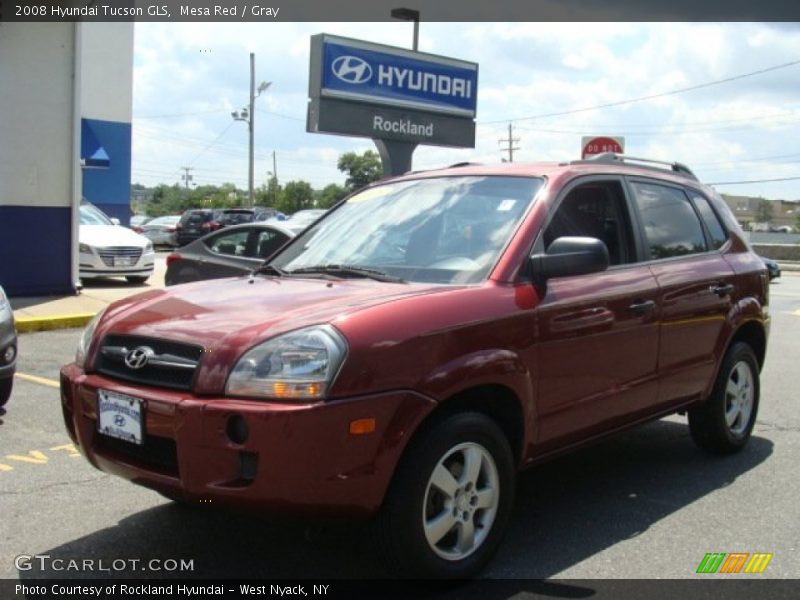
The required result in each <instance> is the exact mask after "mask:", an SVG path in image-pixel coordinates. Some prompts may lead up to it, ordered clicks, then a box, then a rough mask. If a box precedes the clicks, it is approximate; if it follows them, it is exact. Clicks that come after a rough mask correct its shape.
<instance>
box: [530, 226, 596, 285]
mask: <svg viewBox="0 0 800 600" xmlns="http://www.w3.org/2000/svg"><path fill="white" fill-rule="evenodd" d="M608 262H609V259H608V248H607V247H606V245H605V243H603V242H602V241H600V240H598V239H597V238H591V237H560V238H557V239H556V240H555V241H554V242H553V243H552V244H550V247H549V248H548V249H547V252H545V253H544V254H534V255H533V256H531V273H532V275H533V279H534V281H538V282H544V281H546V280H548V279H550V278H551V277H568V276H570V275H585V274H586V273H597V272H599V271H605V270H606V269H607V268H608Z"/></svg>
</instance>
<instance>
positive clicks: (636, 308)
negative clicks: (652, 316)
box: [628, 300, 656, 315]
mask: <svg viewBox="0 0 800 600" xmlns="http://www.w3.org/2000/svg"><path fill="white" fill-rule="evenodd" d="M628 308H629V309H630V311H631V312H633V313H635V314H637V315H645V314H647V313H649V312H652V311H653V310H655V308H656V303H655V301H653V300H637V301H636V302H634V303H633V304H631V305H630V306H629V307H628Z"/></svg>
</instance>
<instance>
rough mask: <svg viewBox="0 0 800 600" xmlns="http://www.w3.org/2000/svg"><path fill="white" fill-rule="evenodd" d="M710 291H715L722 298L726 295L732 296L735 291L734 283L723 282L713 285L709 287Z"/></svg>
mask: <svg viewBox="0 0 800 600" xmlns="http://www.w3.org/2000/svg"><path fill="white" fill-rule="evenodd" d="M708 289H709V291H710V292H713V293H714V294H716V295H717V296H719V297H720V298H724V297H725V296H730V295H731V292H733V284H732V283H721V284H719V285H712V286H711V287H710V288H708Z"/></svg>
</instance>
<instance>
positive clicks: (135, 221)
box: [131, 215, 150, 233]
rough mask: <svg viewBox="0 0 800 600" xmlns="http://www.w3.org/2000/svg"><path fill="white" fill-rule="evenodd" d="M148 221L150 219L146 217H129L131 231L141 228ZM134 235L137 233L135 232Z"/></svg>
mask: <svg viewBox="0 0 800 600" xmlns="http://www.w3.org/2000/svg"><path fill="white" fill-rule="evenodd" d="M149 220H150V217H148V216H147V215H133V216H132V217H131V229H133V230H134V231H136V228H137V227H141V226H142V225H144V224H145V223H147V222H148V221H149ZM136 233H139V232H138V231H136Z"/></svg>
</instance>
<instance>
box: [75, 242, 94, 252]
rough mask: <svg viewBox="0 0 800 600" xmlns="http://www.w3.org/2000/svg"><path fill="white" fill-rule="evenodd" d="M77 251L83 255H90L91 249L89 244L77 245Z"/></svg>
mask: <svg viewBox="0 0 800 600" xmlns="http://www.w3.org/2000/svg"><path fill="white" fill-rule="evenodd" d="M78 251H79V252H83V253H84V254H91V253H92V247H91V246H90V245H89V244H78Z"/></svg>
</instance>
